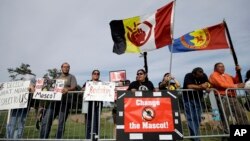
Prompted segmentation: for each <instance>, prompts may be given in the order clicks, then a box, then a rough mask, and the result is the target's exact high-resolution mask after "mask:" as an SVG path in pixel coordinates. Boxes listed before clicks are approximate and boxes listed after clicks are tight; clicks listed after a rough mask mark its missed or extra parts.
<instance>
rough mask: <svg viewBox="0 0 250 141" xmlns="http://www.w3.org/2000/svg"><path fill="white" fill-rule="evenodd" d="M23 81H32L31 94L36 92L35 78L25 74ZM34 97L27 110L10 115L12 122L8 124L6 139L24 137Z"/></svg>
mask: <svg viewBox="0 0 250 141" xmlns="http://www.w3.org/2000/svg"><path fill="white" fill-rule="evenodd" d="M21 80H23V81H27V80H30V86H29V92H30V94H31V93H33V92H34V91H35V83H36V80H35V76H34V75H32V74H31V73H30V74H24V75H23V77H22V78H21ZM31 98H32V95H29V100H28V104H27V108H19V109H12V110H11V113H10V120H9V123H8V124H7V126H6V127H7V129H6V138H7V139H20V138H22V136H23V130H24V126H25V120H26V117H27V114H28V111H29V108H30V103H31Z"/></svg>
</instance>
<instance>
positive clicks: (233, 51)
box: [223, 19, 243, 82]
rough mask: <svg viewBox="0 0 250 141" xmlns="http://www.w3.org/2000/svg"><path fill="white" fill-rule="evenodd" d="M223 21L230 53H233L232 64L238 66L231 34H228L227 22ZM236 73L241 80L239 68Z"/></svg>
mask: <svg viewBox="0 0 250 141" xmlns="http://www.w3.org/2000/svg"><path fill="white" fill-rule="evenodd" d="M223 23H224V25H225V28H226V33H227V37H228V41H229V44H230V50H231V53H232V55H233V59H234V64H235V66H239V63H238V59H237V56H236V53H235V50H234V46H233V42H232V39H231V36H230V33H229V30H228V27H227V23H226V21H225V19H224V20H223ZM236 73H237V75H238V77H239V81H240V82H243V81H242V75H241V72H240V70H237V72H236Z"/></svg>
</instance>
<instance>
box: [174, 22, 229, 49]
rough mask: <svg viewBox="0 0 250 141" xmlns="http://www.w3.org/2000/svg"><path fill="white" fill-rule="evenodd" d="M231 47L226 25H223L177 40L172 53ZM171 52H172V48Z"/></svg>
mask: <svg viewBox="0 0 250 141" xmlns="http://www.w3.org/2000/svg"><path fill="white" fill-rule="evenodd" d="M229 47H230V45H229V43H228V40H227V34H226V30H225V25H224V23H221V24H218V25H214V26H211V27H207V28H203V29H198V30H195V31H192V32H190V33H187V34H185V35H183V36H181V37H180V38H178V39H175V40H174V44H173V50H172V52H173V53H178V52H188V51H200V50H214V49H227V48H229ZM169 50H170V52H171V47H169Z"/></svg>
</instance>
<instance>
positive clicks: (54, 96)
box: [33, 78, 64, 101]
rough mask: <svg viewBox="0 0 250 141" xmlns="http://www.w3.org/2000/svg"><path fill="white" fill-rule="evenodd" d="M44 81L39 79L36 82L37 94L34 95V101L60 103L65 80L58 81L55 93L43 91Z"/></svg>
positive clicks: (55, 85)
mask: <svg viewBox="0 0 250 141" xmlns="http://www.w3.org/2000/svg"><path fill="white" fill-rule="evenodd" d="M43 86H44V79H43V78H41V79H38V80H37V82H36V87H35V92H34V94H33V99H40V100H54V101H60V100H61V99H62V90H63V88H64V80H62V79H57V80H56V82H55V84H54V90H53V91H43V90H42V89H43Z"/></svg>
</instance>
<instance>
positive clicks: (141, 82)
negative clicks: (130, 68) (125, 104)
mask: <svg viewBox="0 0 250 141" xmlns="http://www.w3.org/2000/svg"><path fill="white" fill-rule="evenodd" d="M136 76H137V77H136V81H133V82H132V83H130V85H129V87H128V90H129V91H153V90H155V88H154V85H153V83H152V82H151V81H149V80H148V76H147V73H146V71H145V70H144V69H139V70H138V71H137V74H136Z"/></svg>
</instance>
